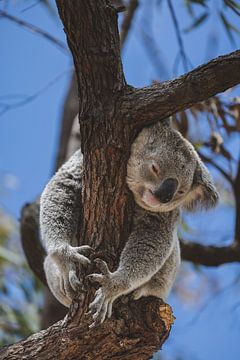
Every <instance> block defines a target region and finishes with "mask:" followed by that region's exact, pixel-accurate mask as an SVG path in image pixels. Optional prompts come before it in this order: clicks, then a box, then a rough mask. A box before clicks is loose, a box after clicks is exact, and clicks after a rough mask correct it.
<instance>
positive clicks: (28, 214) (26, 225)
mask: <svg viewBox="0 0 240 360" xmlns="http://www.w3.org/2000/svg"><path fill="white" fill-rule="evenodd" d="M20 230H21V242H22V247H23V251H24V254H25V256H26V258H27V262H28V265H29V266H30V268H31V270H32V271H33V272H34V274H35V275H36V276H37V277H38V278H39V280H40V281H42V283H43V284H44V285H46V286H47V281H46V277H45V273H44V269H43V262H44V258H45V256H46V253H45V250H44V248H43V246H42V244H41V241H40V236H39V201H38V200H37V201H35V202H33V203H32V204H26V205H25V206H24V207H23V209H22V213H21V229H20Z"/></svg>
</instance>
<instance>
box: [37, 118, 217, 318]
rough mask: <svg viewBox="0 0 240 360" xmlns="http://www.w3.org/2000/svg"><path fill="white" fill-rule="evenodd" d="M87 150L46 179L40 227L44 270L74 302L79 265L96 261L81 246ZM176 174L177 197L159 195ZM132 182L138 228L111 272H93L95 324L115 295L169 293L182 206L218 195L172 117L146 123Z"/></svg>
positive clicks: (57, 291) (204, 203) (60, 295)
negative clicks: (163, 199)
mask: <svg viewBox="0 0 240 360" xmlns="http://www.w3.org/2000/svg"><path fill="white" fill-rule="evenodd" d="M82 171H83V169H82V155H81V153H80V151H79V150H78V151H76V152H75V154H74V155H73V156H72V157H71V158H70V160H69V161H68V162H67V163H66V164H65V165H63V166H62V168H61V169H60V170H59V171H58V172H57V173H56V175H55V176H54V177H53V178H52V180H51V181H50V182H49V183H48V185H47V186H46V188H45V190H44V192H43V194H42V197H41V202H40V226H41V233H42V238H43V239H44V240H45V242H46V247H47V252H48V256H47V258H46V260H45V272H46V277H47V281H48V284H49V287H50V289H51V291H52V292H53V294H54V295H55V297H56V298H57V299H58V300H59V301H60V302H61V303H63V304H64V305H66V306H69V305H70V304H71V301H72V299H73V297H74V294H75V293H76V290H77V289H78V288H79V286H80V285H81V284H80V281H79V279H78V277H77V275H76V266H77V264H81V265H83V266H86V265H87V264H88V263H89V260H88V258H87V257H86V256H85V255H88V252H89V251H90V248H89V247H88V246H86V245H85V246H81V247H76V243H75V242H74V241H75V240H74V239H75V236H74V235H75V233H76V228H77V223H78V219H79V215H80V210H81V190H82V189H81V178H82ZM169 178H170V179H175V180H176V184H177V188H176V191H175V190H174V195H173V198H172V199H171V201H167V202H166V203H161V202H160V201H159V200H158V198H156V196H155V194H157V190H158V189H159V187H160V188H161V186H162V184H163V182H164V181H165V180H166V179H169ZM127 184H128V186H129V188H130V190H131V191H132V192H133V195H134V199H135V202H136V205H135V212H134V219H133V227H132V232H131V234H130V236H129V239H128V241H127V243H126V245H125V248H124V249H123V251H122V254H121V257H120V261H119V266H118V268H117V270H116V271H114V272H110V271H109V269H108V267H107V264H106V263H105V262H103V261H102V260H99V261H98V265H99V268H100V270H101V274H91V275H89V278H90V280H92V281H96V282H98V283H99V284H100V285H101V287H100V288H99V289H98V290H97V291H96V294H95V299H94V301H93V302H92V303H91V304H90V311H91V313H92V314H93V318H94V324H96V323H99V322H100V323H101V322H103V321H104V319H105V318H106V316H108V317H110V316H111V313H112V304H113V301H114V300H115V299H116V298H118V297H119V296H121V295H123V294H128V293H130V292H133V298H134V299H139V298H140V297H141V296H149V295H152V296H156V297H159V298H162V299H164V300H165V299H166V297H167V295H168V293H169V291H170V289H171V287H172V285H173V282H174V280H175V276H176V273H177V270H178V267H179V264H180V249H179V241H178V238H177V224H178V219H179V209H180V208H185V209H188V210H194V209H195V208H196V207H198V206H200V207H205V208H210V207H214V206H215V205H216V203H217V200H218V194H217V192H216V189H215V187H214V185H213V181H212V178H211V176H210V174H209V172H208V170H207V169H206V168H205V166H204V165H203V163H202V162H201V160H200V158H199V156H198V155H197V153H196V151H195V150H194V148H193V146H192V145H191V144H190V143H189V142H188V141H187V140H186V139H184V138H183V137H182V136H181V134H180V133H179V132H178V131H176V130H174V129H172V128H171V126H170V125H169V123H168V122H167V121H164V122H159V123H157V124H155V125H152V126H150V127H147V128H144V129H143V130H142V131H141V133H140V134H139V135H138V137H137V138H136V140H135V141H134V143H133V145H132V148H131V156H130V159H129V162H128V169H127Z"/></svg>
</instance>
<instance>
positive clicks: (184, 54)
mask: <svg viewBox="0 0 240 360" xmlns="http://www.w3.org/2000/svg"><path fill="white" fill-rule="evenodd" d="M168 7H169V10H170V13H171V16H172V20H173V24H174V28H175V32H176V36H177V41H178V45H179V49H180V54H181V58H182V62H183V67H184V71H185V72H187V71H188V60H187V56H186V52H185V49H184V45H183V40H182V37H181V32H180V29H179V25H178V21H177V17H176V14H175V11H174V8H173V5H172V1H171V0H168Z"/></svg>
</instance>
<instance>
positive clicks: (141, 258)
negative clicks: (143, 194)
mask: <svg viewBox="0 0 240 360" xmlns="http://www.w3.org/2000/svg"><path fill="white" fill-rule="evenodd" d="M166 217H168V218H169V219H168V220H167V221H166V219H165V218H166ZM175 218H176V215H175V213H174V212H171V213H163V214H159V213H158V214H154V213H152V214H149V213H148V212H146V211H145V210H143V209H140V208H137V210H136V218H135V223H134V226H133V231H132V233H131V235H130V237H129V239H128V241H127V243H126V246H125V248H124V249H123V252H122V254H121V258H120V263H119V268H118V270H117V272H118V273H121V274H123V276H124V277H125V279H126V281H128V286H129V291H132V290H134V289H136V288H138V287H139V286H141V285H143V284H144V283H146V282H148V281H149V280H150V279H151V278H152V276H153V275H155V274H156V273H157V272H158V271H159V269H160V268H161V267H162V266H163V264H164V263H165V261H166V259H167V258H168V257H169V255H170V253H171V251H172V248H173V244H174V242H175V241H176V240H177V235H176V231H175V226H176V219H175ZM129 291H128V292H129Z"/></svg>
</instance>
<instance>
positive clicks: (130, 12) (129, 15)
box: [120, 0, 138, 49]
mask: <svg viewBox="0 0 240 360" xmlns="http://www.w3.org/2000/svg"><path fill="white" fill-rule="evenodd" d="M137 7H138V0H130V1H129V5H128V8H127V11H126V13H125V15H124V19H123V23H122V27H121V34H120V46H121V49H123V46H124V44H125V42H126V39H127V36H128V33H129V30H130V28H131V25H132V20H133V17H134V14H135V11H136V9H137Z"/></svg>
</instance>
